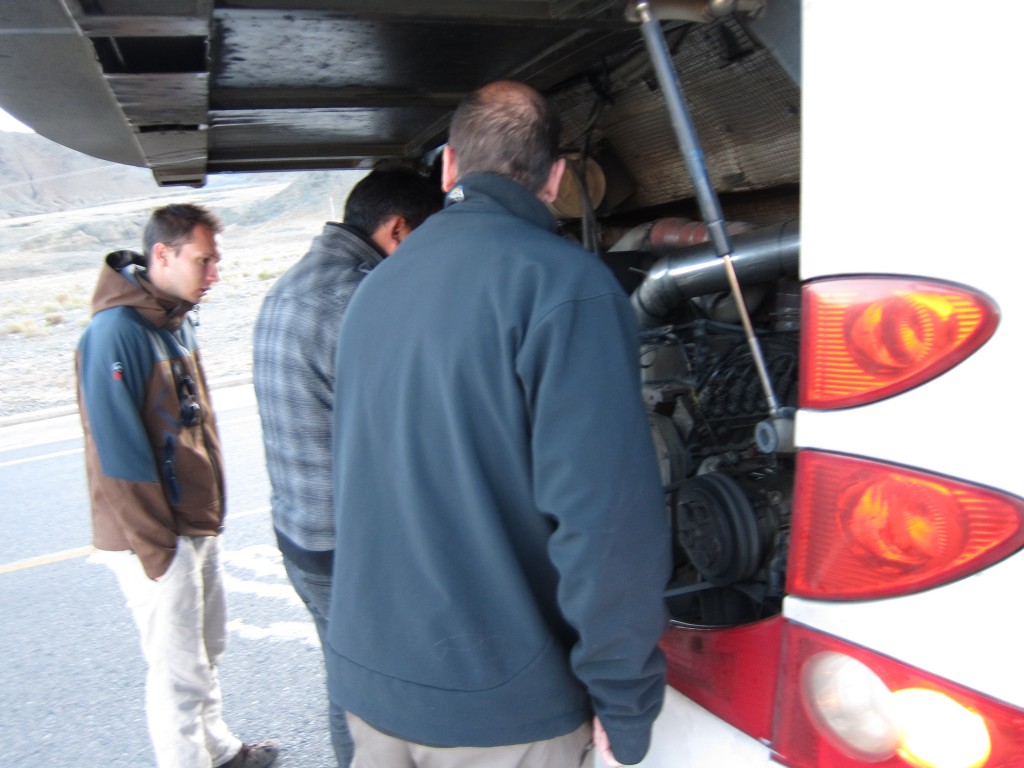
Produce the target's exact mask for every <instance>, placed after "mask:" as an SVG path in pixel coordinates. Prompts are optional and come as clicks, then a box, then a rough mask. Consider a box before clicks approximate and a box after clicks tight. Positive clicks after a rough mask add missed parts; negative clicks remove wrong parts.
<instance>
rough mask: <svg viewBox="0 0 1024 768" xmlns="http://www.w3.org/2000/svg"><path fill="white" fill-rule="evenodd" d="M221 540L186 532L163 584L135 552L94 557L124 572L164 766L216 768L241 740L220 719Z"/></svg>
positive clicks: (223, 632)
mask: <svg viewBox="0 0 1024 768" xmlns="http://www.w3.org/2000/svg"><path fill="white" fill-rule="evenodd" d="M220 550H221V548H220V538H219V537H216V536H196V537H191V536H180V537H178V548H177V551H176V552H175V555H174V559H173V560H172V561H171V565H170V567H169V568H168V569H167V572H166V573H165V574H164V575H163V576H162V577H161V578H160V581H153V580H152V579H150V578H149V577H148V576H147V575H146V573H145V571H144V570H143V569H142V564H141V563H140V562H139V559H138V557H136V556H135V555H134V554H132V553H131V552H100V553H97V556H96V558H95V559H97V560H99V561H101V562H103V563H105V564H106V565H107V566H109V567H110V568H111V570H113V571H114V573H115V574H116V575H117V579H118V582H120V585H121V591H122V592H124V595H125V597H126V598H127V601H128V607H129V608H130V609H131V612H132V616H133V617H134V619H135V624H136V626H138V628H139V634H140V637H141V640H142V652H143V655H144V656H145V657H146V663H147V665H148V671H147V673H146V720H147V722H148V724H149V735H150V738H151V739H152V741H153V747H154V749H155V750H156V760H157V765H158V766H159V768H211V767H212V766H219V765H221V764H222V763H226V762H228V761H229V760H231V759H232V758H233V757H234V756H235V755H236V754H237V753H238V751H239V750H240V749H241V747H242V742H241V741H240V740H239V739H238V738H236V737H235V736H234V735H232V733H231V731H230V730H229V729H228V727H227V725H226V724H225V722H224V719H223V717H222V716H221V709H222V699H221V689H220V680H219V678H218V674H217V669H218V665H219V664H220V659H221V657H222V656H223V654H224V646H225V640H226V637H227V627H226V622H227V604H226V599H225V594H224V579H223V571H222V566H221V562H220Z"/></svg>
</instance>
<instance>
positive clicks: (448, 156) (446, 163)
mask: <svg viewBox="0 0 1024 768" xmlns="http://www.w3.org/2000/svg"><path fill="white" fill-rule="evenodd" d="M458 180H459V167H458V163H457V162H456V161H455V153H454V152H453V151H452V148H451V146H449V145H448V144H445V145H444V148H443V149H442V150H441V191H442V192H444V193H445V194H447V193H448V192H450V191H451V188H452V187H454V186H455V182H456V181H458Z"/></svg>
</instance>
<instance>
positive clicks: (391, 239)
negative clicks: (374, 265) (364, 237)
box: [370, 213, 411, 256]
mask: <svg viewBox="0 0 1024 768" xmlns="http://www.w3.org/2000/svg"><path fill="white" fill-rule="evenodd" d="M410 231H411V229H410V227H409V224H408V222H407V221H406V220H405V217H404V216H400V215H398V214H397V213H396V214H392V215H391V216H388V217H387V218H386V219H384V221H383V222H381V225H380V226H379V227H377V229H375V230H374V232H373V234H372V235H370V239H371V240H373V242H375V243H376V244H377V247H378V248H380V249H381V250H382V251H384V253H385V254H387V255H388V256H390V255H391V254H392V253H394V252H395V249H396V248H397V247H398V246H399V244H400V243H401V242H402V241H403V240H404V239H405V238H406V236H407V235H408V234H409V232H410Z"/></svg>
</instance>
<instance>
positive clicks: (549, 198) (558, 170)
mask: <svg viewBox="0 0 1024 768" xmlns="http://www.w3.org/2000/svg"><path fill="white" fill-rule="evenodd" d="M563 173H565V158H564V157H560V158H558V159H557V160H555V162H553V163H552V164H551V170H550V171H548V180H547V182H545V184H544V186H543V187H541V190H540V192H538V193H537V197H539V198H540V200H541V202H543V203H553V202H554V201H555V198H557V197H558V188H559V186H561V184H562V174H563Z"/></svg>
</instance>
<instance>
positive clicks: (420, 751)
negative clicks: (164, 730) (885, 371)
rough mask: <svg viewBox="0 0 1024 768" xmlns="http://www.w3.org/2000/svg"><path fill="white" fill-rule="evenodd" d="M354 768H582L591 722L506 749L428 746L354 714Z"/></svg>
mask: <svg viewBox="0 0 1024 768" xmlns="http://www.w3.org/2000/svg"><path fill="white" fill-rule="evenodd" d="M347 718H348V728H349V730H350V731H351V732H352V740H353V741H354V742H355V745H356V753H355V759H354V760H353V762H352V768H581V766H582V765H583V764H584V761H586V759H587V757H588V756H589V755H590V750H591V746H592V745H591V735H592V729H591V724H590V721H589V720H588V721H587V722H585V723H584V724H583V725H581V726H580V727H579V728H577V729H576V730H575V731H573V732H572V733H567V734H566V735H565V736H558V737H557V738H554V739H547V740H546V741H534V742H531V743H529V744H510V745H508V746H503V747H426V746H423V745H422V744H414V743H413V742H411V741H404V740H403V739H398V738H395V737H394V736H389V735H387V734H386V733H381V732H380V731H378V730H377V729H376V728H374V727H373V726H372V725H370V724H369V723H366V722H364V721H363V720H360V719H359V718H358V717H356V716H355V715H353V714H352V713H351V712H349V713H348V714H347Z"/></svg>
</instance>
